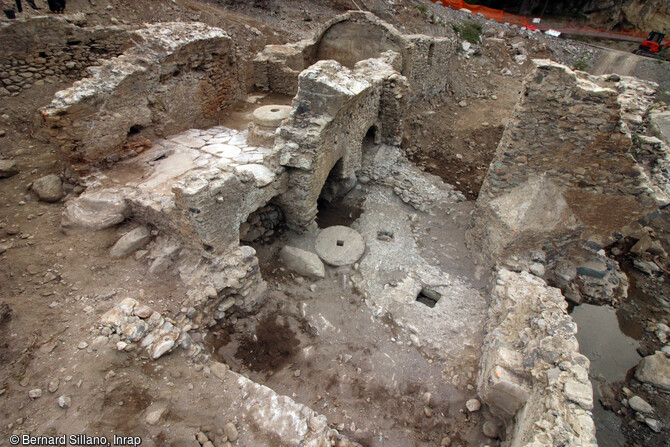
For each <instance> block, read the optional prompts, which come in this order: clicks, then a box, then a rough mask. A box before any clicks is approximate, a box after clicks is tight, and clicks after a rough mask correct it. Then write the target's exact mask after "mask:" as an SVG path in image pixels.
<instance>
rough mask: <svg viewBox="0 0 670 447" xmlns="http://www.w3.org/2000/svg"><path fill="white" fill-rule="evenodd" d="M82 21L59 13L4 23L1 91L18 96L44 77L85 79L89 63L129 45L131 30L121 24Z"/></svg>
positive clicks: (1, 30) (1, 29) (1, 28)
mask: <svg viewBox="0 0 670 447" xmlns="http://www.w3.org/2000/svg"><path fill="white" fill-rule="evenodd" d="M74 18H77V16H76V15H75V16H74ZM80 25H81V23H80V22H78V21H75V23H70V22H68V21H67V20H65V19H63V18H60V17H35V18H30V19H26V20H16V21H10V22H3V24H2V25H0V48H2V52H3V57H2V61H0V81H1V82H2V85H0V96H6V95H14V96H16V95H19V94H20V93H21V92H22V91H24V90H26V89H29V88H31V87H32V86H33V85H35V84H37V85H40V84H42V83H44V80H45V79H52V80H56V81H60V82H73V81H74V80H76V79H81V78H82V77H84V76H86V75H87V74H88V72H87V68H88V67H91V66H96V65H100V64H101V63H102V61H103V60H105V59H110V58H112V57H115V56H118V55H120V54H121V53H122V52H123V51H124V50H125V49H127V48H128V45H129V44H130V39H129V37H130V36H129V35H128V32H127V31H126V30H124V29H122V28H120V27H105V28H102V27H84V26H80Z"/></svg>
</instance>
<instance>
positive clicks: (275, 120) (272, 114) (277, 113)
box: [254, 105, 293, 128]
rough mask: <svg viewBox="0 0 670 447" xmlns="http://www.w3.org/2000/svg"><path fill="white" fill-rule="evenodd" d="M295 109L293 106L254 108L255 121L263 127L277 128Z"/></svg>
mask: <svg viewBox="0 0 670 447" xmlns="http://www.w3.org/2000/svg"><path fill="white" fill-rule="evenodd" d="M291 110H293V107H291V106H279V105H277V106H261V107H259V108H257V109H256V110H254V123H256V124H257V125H259V126H263V127H272V128H277V127H279V125H280V124H281V122H282V121H283V120H285V119H286V118H288V116H289V114H290V113H291Z"/></svg>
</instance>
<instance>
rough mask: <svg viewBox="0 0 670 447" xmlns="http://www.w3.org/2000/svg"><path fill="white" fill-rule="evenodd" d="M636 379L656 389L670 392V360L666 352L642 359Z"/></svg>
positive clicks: (636, 372) (636, 371)
mask: <svg viewBox="0 0 670 447" xmlns="http://www.w3.org/2000/svg"><path fill="white" fill-rule="evenodd" d="M635 378H636V379H637V380H639V381H641V382H645V383H649V384H651V385H654V386H655V387H658V388H661V389H664V390H669V391H670V358H668V354H667V353H665V352H657V353H656V354H654V355H650V356H647V357H645V358H643V359H642V361H641V362H640V364H639V365H638V366H637V369H636V370H635Z"/></svg>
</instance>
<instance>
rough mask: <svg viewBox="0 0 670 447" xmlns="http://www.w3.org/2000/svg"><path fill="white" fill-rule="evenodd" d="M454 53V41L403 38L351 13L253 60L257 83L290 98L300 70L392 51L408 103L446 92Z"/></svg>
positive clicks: (372, 19) (349, 64) (386, 26)
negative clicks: (310, 35)
mask: <svg viewBox="0 0 670 447" xmlns="http://www.w3.org/2000/svg"><path fill="white" fill-rule="evenodd" d="M455 50H456V43H455V40H454V39H450V38H438V37H430V36H425V35H405V34H402V33H400V32H399V31H398V30H397V29H396V28H394V27H393V26H392V25H389V24H388V23H386V22H384V21H382V20H380V19H379V18H377V17H376V16H375V15H374V14H372V13H369V12H361V11H350V12H348V13H346V14H343V15H341V16H338V17H336V18H335V19H333V20H331V21H330V22H329V23H327V24H326V25H325V26H324V28H323V29H322V31H321V32H320V33H319V34H318V35H317V36H316V37H315V38H314V39H313V40H304V41H301V42H298V43H294V44H288V45H269V46H267V47H266V48H265V49H264V50H263V52H261V53H260V54H259V55H258V56H257V57H256V58H255V59H254V72H255V75H254V76H255V83H256V86H257V87H259V88H262V89H265V90H270V91H274V92H278V93H284V94H287V95H291V96H293V95H295V94H296V92H297V90H298V75H299V74H300V72H301V71H302V70H304V69H306V68H307V67H309V66H310V65H312V64H314V63H316V62H318V61H321V60H335V61H337V62H339V63H340V64H341V65H343V66H345V67H347V68H350V69H353V68H354V66H355V64H356V63H357V62H360V61H362V60H365V59H370V58H378V57H380V56H381V55H382V54H384V53H386V52H387V51H393V52H394V53H396V54H397V57H398V59H397V61H398V62H397V63H398V64H399V65H398V67H397V70H398V71H399V72H400V73H401V74H402V75H403V76H405V77H407V79H408V80H409V82H410V86H411V90H410V94H409V97H408V100H410V101H412V100H414V99H417V98H420V97H423V96H428V95H434V94H437V93H439V92H441V91H443V90H444V88H445V85H446V82H447V77H446V76H445V73H446V72H447V69H446V67H447V66H448V65H447V64H448V61H449V59H450V58H451V56H452V55H453V54H454V53H455Z"/></svg>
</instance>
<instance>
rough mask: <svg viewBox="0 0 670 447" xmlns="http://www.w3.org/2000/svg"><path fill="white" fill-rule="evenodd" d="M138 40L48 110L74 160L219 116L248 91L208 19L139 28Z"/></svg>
mask: <svg viewBox="0 0 670 447" xmlns="http://www.w3.org/2000/svg"><path fill="white" fill-rule="evenodd" d="M131 36H132V37H133V38H134V39H135V41H136V42H137V44H136V45H134V46H133V47H132V48H131V49H129V50H128V51H127V52H126V53H124V54H123V55H122V56H119V57H116V58H114V59H112V60H110V61H107V62H105V63H104V64H103V65H102V66H101V67H99V68H98V69H96V70H95V71H94V73H93V75H91V76H90V77H88V78H85V79H82V80H80V81H77V82H76V83H75V84H74V85H73V86H72V87H71V88H68V89H66V90H63V91H61V92H58V93H56V95H55V98H54V100H53V101H52V103H51V104H50V105H48V106H46V107H44V108H43V109H42V113H43V115H44V120H45V124H46V126H47V129H48V132H49V135H50V136H51V137H52V138H53V139H54V141H55V142H56V143H57V144H58V145H59V146H60V147H61V149H62V150H63V152H64V153H65V154H66V155H67V156H68V157H69V159H70V161H72V162H85V163H95V162H100V161H103V160H110V159H111V160H114V157H117V158H118V155H119V154H123V153H124V152H128V151H130V150H136V149H137V146H138V145H137V144H134V143H135V142H137V141H140V142H144V141H147V142H148V140H147V138H148V139H151V138H155V137H157V136H165V135H169V134H173V133H177V132H180V131H182V130H185V129H189V128H193V127H199V126H205V125H208V124H215V123H214V116H215V115H216V113H217V112H218V111H219V110H220V109H221V108H223V107H225V106H227V105H229V104H232V103H233V102H235V101H237V100H239V99H241V98H242V95H243V88H242V85H243V83H242V82H241V81H240V79H239V67H238V65H237V61H236V58H235V53H234V48H233V43H232V40H231V39H230V38H229V37H228V36H227V35H226V34H225V32H223V31H222V30H220V29H217V28H211V27H208V26H206V25H204V24H184V23H163V24H158V25H146V26H145V27H144V28H142V29H139V30H137V31H133V32H132V34H131Z"/></svg>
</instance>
